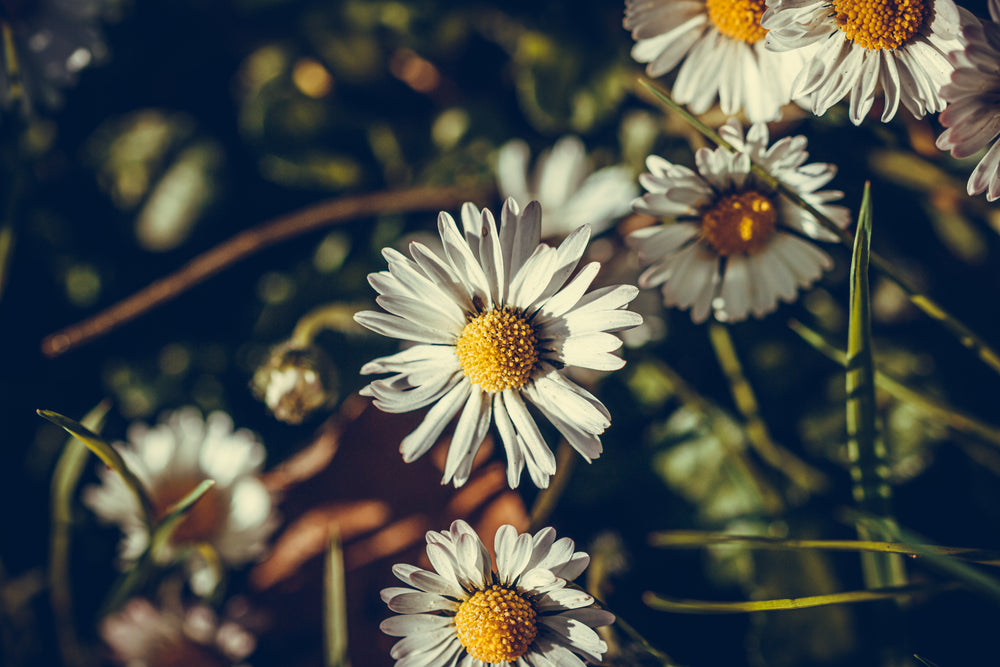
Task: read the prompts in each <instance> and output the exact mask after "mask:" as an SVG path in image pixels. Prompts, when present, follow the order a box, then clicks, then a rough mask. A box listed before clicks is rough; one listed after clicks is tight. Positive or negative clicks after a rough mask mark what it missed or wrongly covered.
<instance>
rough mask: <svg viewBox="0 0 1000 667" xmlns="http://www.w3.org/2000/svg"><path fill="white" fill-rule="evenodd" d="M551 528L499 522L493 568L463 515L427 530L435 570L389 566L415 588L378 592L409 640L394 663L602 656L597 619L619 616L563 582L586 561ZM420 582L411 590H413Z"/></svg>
mask: <svg viewBox="0 0 1000 667" xmlns="http://www.w3.org/2000/svg"><path fill="white" fill-rule="evenodd" d="M555 537H556V532H555V530H553V529H552V528H543V529H542V530H541V531H539V532H538V533H536V534H535V535H531V534H528V533H523V534H520V535H518V534H517V531H516V530H515V529H514V527H513V526H502V527H501V528H500V530H498V531H497V534H496V538H495V540H494V549H495V550H496V561H497V571H496V572H494V571H493V568H492V565H491V561H490V554H489V552H488V551H487V550H486V547H485V546H484V545H483V543H482V542H481V541H480V539H479V536H477V535H476V533H475V531H473V530H472V528H470V527H469V525H468V524H467V523H465V522H464V521H455V522H454V523H453V524H451V529H450V530H448V531H446V532H440V533H437V532H434V531H430V532H428V533H427V557H428V558H429V559H430V561H431V565H432V566H433V568H434V571H433V572H429V571H427V570H422V569H420V568H419V567H415V566H413V565H405V564H400V565H395V566H394V567H393V568H392V572H393V574H395V575H396V576H397V577H398V578H399V579H400V581H402V582H404V583H406V584H408V585H409V586H411V587H412V588H402V587H399V588H387V589H385V590H383V591H382V599H383V600H385V602H386V604H387V605H389V609H391V610H392V611H395V612H398V613H399V614H401V615H400V616H393V617H391V618H388V619H386V620H385V621H383V622H382V625H381V627H382V631H383V632H385V633H386V634H388V635H392V636H394V637H403V639H402V640H401V641H399V642H397V643H396V645H395V646H393V647H392V657H393V658H394V659H395V660H396V665H398V666H399V667H402V666H403V665H425V666H426V667H436V666H437V665H456V664H462V665H470V666H471V665H513V664H516V665H519V666H525V667H527V666H528V665H560V667H573V666H574V665H583V664H584V662H585V661H588V662H589V661H593V662H599V661H600V660H601V656H602V655H603V654H604V652H605V651H607V650H608V647H607V645H606V644H605V643H604V642H603V641H602V640H601V639H600V637H598V636H597V633H596V632H594V630H593V628H596V627H599V626H602V625H608V624H610V623H613V622H614V620H615V617H614V615H613V614H611V613H610V612H607V611H603V610H600V609H594V608H593V607H591V605H592V604H593V602H594V598H592V597H591V596H590V595H588V594H587V593H585V592H583V591H581V590H578V589H576V588H570V587H568V586H567V584H568V583H569V582H570V581H572V580H573V579H575V578H576V577H578V576H579V575H580V574H581V573H582V572H583V571H584V570H585V569H586V568H587V565H588V564H589V563H590V556H588V555H587V554H586V553H584V552H582V551H575V552H574V551H573V549H574V544H573V540H571V539H569V538H565V537H564V538H562V539H560V540H556V539H555ZM414 589H415V590H414Z"/></svg>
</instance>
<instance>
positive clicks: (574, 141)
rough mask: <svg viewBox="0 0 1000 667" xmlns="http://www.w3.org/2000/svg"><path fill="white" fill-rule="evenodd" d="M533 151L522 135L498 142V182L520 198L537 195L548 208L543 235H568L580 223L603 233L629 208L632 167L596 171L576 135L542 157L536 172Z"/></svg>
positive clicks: (632, 194) (503, 192)
mask: <svg viewBox="0 0 1000 667" xmlns="http://www.w3.org/2000/svg"><path fill="white" fill-rule="evenodd" d="M530 157H531V150H530V149H529V148H528V144H526V143H525V142H524V141H522V140H521V139H513V140H511V141H508V142H507V143H506V144H504V145H503V146H501V147H500V153H499V156H498V158H497V187H498V188H499V190H500V194H501V195H502V196H503V197H504V198H506V197H513V198H514V199H515V200H516V201H531V200H537V201H538V203H539V204H541V206H542V210H543V211H545V217H544V218H543V220H542V237H543V238H548V237H551V236H566V235H567V234H569V233H570V232H571V231H573V230H574V229H576V228H577V227H579V226H580V225H590V228H591V230H592V231H593V232H594V233H595V234H599V233H601V232H603V231H604V230H605V229H607V228H608V226H609V225H610V224H611V222H612V221H614V220H615V218H620V217H621V216H623V215H625V214H626V213H628V212H629V204H630V203H631V201H632V199H633V198H634V197H635V195H636V187H635V179H634V178H633V176H632V173H631V171H630V170H629V169H628V167H625V166H623V165H616V166H611V167H604V168H603V169H599V170H598V171H593V167H592V165H591V163H590V160H589V159H588V158H587V151H586V149H585V148H584V146H583V142H582V141H580V139H579V138H578V137H574V136H565V137H563V138H562V139H560V140H559V141H557V142H556V144H555V145H554V146H553V147H552V148H550V149H548V150H546V151H544V152H542V154H541V155H539V156H538V162H537V164H536V165H535V170H534V173H533V174H532V173H530V171H529V169H528V163H529V160H530Z"/></svg>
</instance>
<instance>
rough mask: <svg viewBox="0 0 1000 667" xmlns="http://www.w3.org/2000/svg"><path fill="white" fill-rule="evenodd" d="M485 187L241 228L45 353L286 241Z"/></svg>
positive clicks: (375, 197)
mask: <svg viewBox="0 0 1000 667" xmlns="http://www.w3.org/2000/svg"><path fill="white" fill-rule="evenodd" d="M488 195H489V193H488V192H487V191H484V190H478V191H477V190H469V189H468V188H458V187H416V188H411V189H408V190H395V191H387V192H373V193H370V194H365V195H358V196H356V197H341V198H339V199H334V200H331V201H327V202H323V203H321V204H316V205H315V206H310V207H308V208H305V209H302V210H300V211H296V212H295V213H291V214H289V215H285V216H281V217H279V218H276V219H274V220H269V221H268V222H264V223H262V224H260V225H258V226H256V227H254V228H252V229H247V230H245V231H242V232H240V233H239V234H237V235H236V236H234V237H232V238H231V239H229V240H227V241H223V242H222V243H221V244H219V245H217V246H216V247H214V248H212V249H211V250H208V251H207V252H204V253H202V254H201V255H198V256H197V257H195V258H194V259H192V260H191V261H190V262H188V263H187V264H185V265H184V266H182V267H181V268H180V269H178V270H177V271H175V272H174V273H172V274H170V275H168V276H164V277H163V278H160V279H159V280H156V281H154V282H152V283H150V284H149V285H147V286H146V287H144V288H143V289H141V290H139V291H138V292H136V293H135V294H133V295H132V296H130V297H128V298H126V299H124V300H122V301H119V302H118V303H116V304H114V305H112V306H110V307H109V308H106V309H105V310H103V311H101V312H99V313H97V314H96V315H94V316H92V317H89V318H87V319H85V320H83V321H81V322H77V323H76V324H72V325H70V326H68V327H66V328H64V329H61V330H60V331H57V332H55V333H53V334H49V335H48V336H46V337H45V338H44V339H43V340H42V352H43V353H44V354H45V356H47V357H50V358H53V357H58V356H59V355H61V354H65V353H66V352H68V351H70V350H72V349H73V348H75V347H79V346H80V345H83V344H84V343H87V342H89V341H91V340H93V339H95V338H98V337H100V336H102V335H104V334H106V333H108V332H109V331H112V330H113V329H116V328H117V327H119V326H121V325H122V324H125V323H126V322H129V321H130V320H133V319H135V318H136V317H138V316H140V315H142V314H143V313H145V312H147V311H149V310H152V309H153V308H155V307H156V306H159V305H160V304H163V303H165V302H167V301H170V300H171V299H173V298H175V297H177V296H178V295H180V294H182V293H183V292H185V291H187V290H188V289H190V288H191V287H193V286H194V285H197V284H198V283H200V282H201V281H203V280H205V279H206V278H209V277H210V276H213V275H215V274H216V273H218V272H220V271H222V270H223V269H225V268H226V267H228V266H230V265H232V264H235V263H236V262H239V261H240V260H243V259H246V258H247V257H249V256H251V255H253V254H254V253H256V252H258V251H260V250H263V249H264V248H267V247H269V246H271V245H272V244H275V243H278V242H280V241H285V240H288V239H291V238H294V237H296V236H299V235H300V234H305V233H307V232H311V231H314V230H317V229H322V228H323V227H327V226H331V225H335V224H338V223H342V222H346V221H348V220H353V219H357V218H367V217H372V216H376V215H385V214H389V213H404V212H409V211H427V210H431V211H439V210H447V209H453V208H456V207H458V206H460V205H461V204H462V203H463V202H466V201H479V200H482V199H485V198H486V197H487V196H488Z"/></svg>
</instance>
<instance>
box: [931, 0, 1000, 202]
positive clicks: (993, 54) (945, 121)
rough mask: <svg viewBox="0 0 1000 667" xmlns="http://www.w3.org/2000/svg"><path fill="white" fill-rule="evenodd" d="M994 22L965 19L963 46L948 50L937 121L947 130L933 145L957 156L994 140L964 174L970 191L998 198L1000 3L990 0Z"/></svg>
mask: <svg viewBox="0 0 1000 667" xmlns="http://www.w3.org/2000/svg"><path fill="white" fill-rule="evenodd" d="M989 9H990V17H991V18H992V19H993V21H984V22H983V23H982V24H981V25H980V24H978V23H974V24H970V25H968V26H967V27H966V28H965V31H964V36H965V37H966V39H967V40H968V42H969V45H968V46H967V47H966V49H965V51H964V52H962V51H956V52H953V53H952V54H950V56H949V59H950V60H951V63H952V64H953V65H954V66H955V71H954V73H953V74H952V75H951V83H949V84H948V85H947V86H945V87H944V88H943V89H942V90H941V94H942V95H943V96H944V98H945V99H946V100H947V101H948V107H947V108H946V109H945V110H944V111H942V112H941V115H940V116H938V120H940V121H941V124H942V125H944V126H945V127H946V128H948V129H946V130H945V131H944V132H943V133H942V134H941V136H940V137H938V140H937V147H938V148H940V149H941V150H945V151H951V154H952V155H954V156H955V157H958V158H963V157H969V156H970V155H973V154H974V153H976V152H977V151H978V150H979V149H981V148H983V147H985V146H986V145H987V144H989V143H990V142H994V143H993V145H992V146H990V148H989V150H988V151H986V154H985V155H984V156H983V157H982V159H981V160H980V161H979V164H978V165H976V168H975V170H973V172H972V175H971V176H970V177H969V184H968V191H969V194H970V195H978V194H979V193H981V192H983V191H984V190H985V191H986V199H988V200H989V201H996V199H997V198H998V197H1000V142H995V141H994V140H995V139H996V138H997V135H998V134H1000V24H998V23H1000V2H998V1H997V0H990V2H989Z"/></svg>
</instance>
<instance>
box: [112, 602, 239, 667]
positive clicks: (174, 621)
mask: <svg viewBox="0 0 1000 667" xmlns="http://www.w3.org/2000/svg"><path fill="white" fill-rule="evenodd" d="M100 632H101V637H102V638H103V639H104V642H105V643H106V644H107V645H108V648H110V649H111V651H112V654H113V657H114V660H115V662H117V663H119V664H122V665H126V666H127V667H168V666H170V665H185V666H186V667H225V666H227V665H242V664H244V663H243V662H242V661H243V660H244V659H245V658H246V657H247V656H248V655H250V654H251V653H252V652H253V650H254V648H255V647H256V645H257V640H256V638H255V637H254V636H253V634H251V633H250V632H249V631H247V629H246V628H244V627H243V626H242V625H241V624H239V623H237V622H235V621H234V620H232V619H231V618H229V617H228V616H227V617H224V618H222V619H220V618H219V617H218V616H217V615H216V614H215V612H213V611H212V610H211V609H209V608H208V607H205V606H203V605H198V606H195V607H190V608H187V609H182V608H180V605H179V604H178V605H177V608H176V609H173V608H166V609H164V608H160V607H155V606H153V604H152V603H150V602H149V601H148V600H144V599H142V598H134V599H132V600H129V602H128V603H127V604H126V605H125V606H124V607H123V608H122V609H121V611H118V612H117V613H114V614H111V615H110V616H107V617H106V618H105V619H104V620H103V621H101V627H100Z"/></svg>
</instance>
